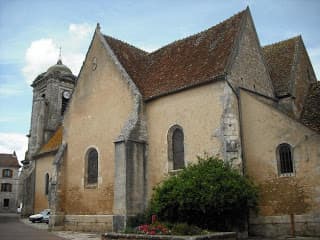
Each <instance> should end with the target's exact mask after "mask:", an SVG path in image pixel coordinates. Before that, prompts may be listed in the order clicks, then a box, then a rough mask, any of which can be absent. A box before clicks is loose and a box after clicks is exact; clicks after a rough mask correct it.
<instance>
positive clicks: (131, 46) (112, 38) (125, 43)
mask: <svg viewBox="0 0 320 240" xmlns="http://www.w3.org/2000/svg"><path fill="white" fill-rule="evenodd" d="M102 35H103V36H104V37H105V38H110V39H111V40H114V41H118V42H120V43H122V44H124V45H126V46H128V47H130V48H134V49H135V50H138V51H141V52H142V53H145V54H146V55H148V54H149V52H147V51H145V50H143V49H141V48H138V47H136V46H134V45H132V44H130V43H128V42H126V41H123V40H120V39H118V38H115V37H112V36H109V35H105V34H102Z"/></svg>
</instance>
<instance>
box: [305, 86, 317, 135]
mask: <svg viewBox="0 0 320 240" xmlns="http://www.w3.org/2000/svg"><path fill="white" fill-rule="evenodd" d="M301 121H302V122H303V124H305V125H306V126H308V127H310V128H311V129H313V130H315V131H317V132H319V133H320V82H319V81H318V82H316V83H313V84H311V87H310V89H309V92H308V95H307V97H306V100H305V105H304V109H303V112H302V115H301Z"/></svg>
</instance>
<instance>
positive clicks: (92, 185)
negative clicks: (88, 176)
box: [84, 183, 98, 189]
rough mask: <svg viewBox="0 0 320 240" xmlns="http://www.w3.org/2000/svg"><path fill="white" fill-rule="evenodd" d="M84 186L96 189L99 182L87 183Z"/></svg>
mask: <svg viewBox="0 0 320 240" xmlns="http://www.w3.org/2000/svg"><path fill="white" fill-rule="evenodd" d="M84 188H87V189H95V188H98V184H97V183H93V184H86V185H85V186H84Z"/></svg>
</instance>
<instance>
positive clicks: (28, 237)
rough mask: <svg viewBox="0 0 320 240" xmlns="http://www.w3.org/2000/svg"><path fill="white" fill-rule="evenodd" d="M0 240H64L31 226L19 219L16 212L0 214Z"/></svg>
mask: <svg viewBox="0 0 320 240" xmlns="http://www.w3.org/2000/svg"><path fill="white" fill-rule="evenodd" d="M0 239H1V240H65V238H61V237H58V236H56V235H54V234H52V233H49V232H47V231H45V230H39V229H35V228H32V227H30V226H28V225H26V224H23V223H21V222H20V221H19V217H18V216H17V215H16V214H1V215H0Z"/></svg>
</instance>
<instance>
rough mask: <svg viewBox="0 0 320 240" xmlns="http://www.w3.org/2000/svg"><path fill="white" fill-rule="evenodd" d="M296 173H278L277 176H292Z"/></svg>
mask: <svg viewBox="0 0 320 240" xmlns="http://www.w3.org/2000/svg"><path fill="white" fill-rule="evenodd" d="M295 175H296V174H295V173H294V172H292V173H280V175H279V177H294V176H295Z"/></svg>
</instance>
